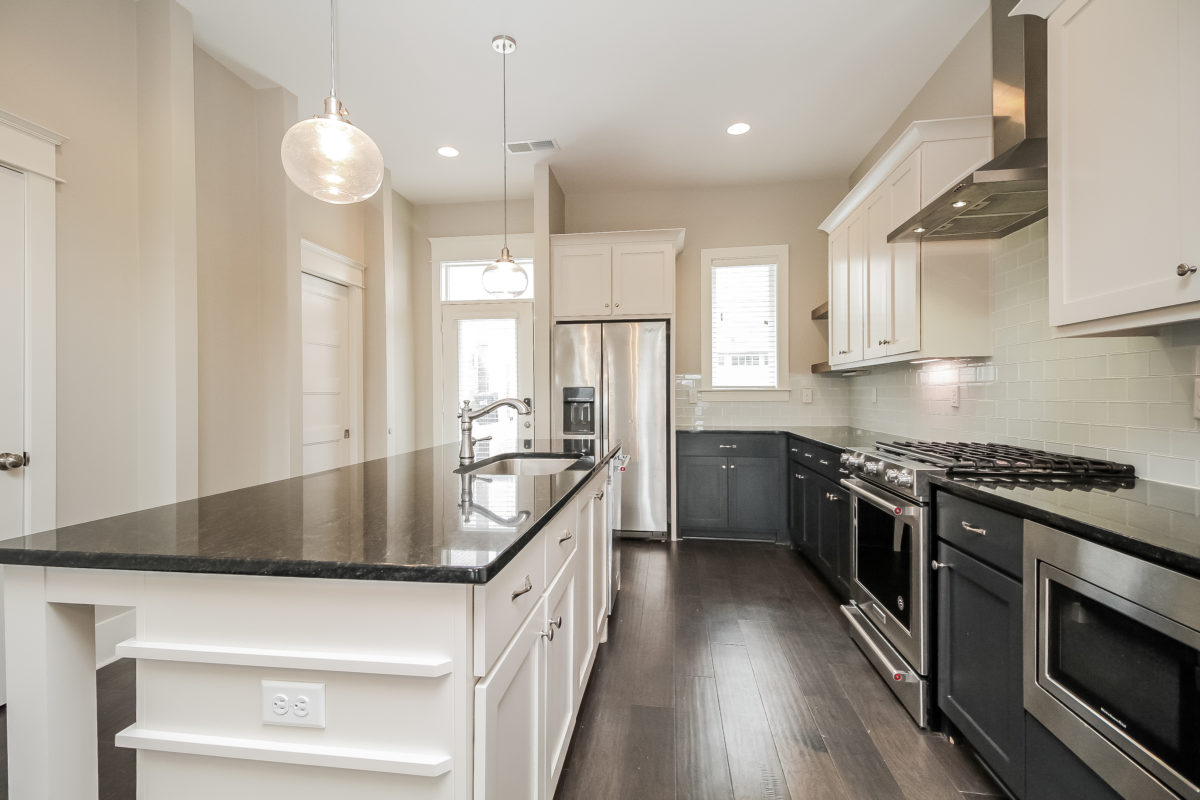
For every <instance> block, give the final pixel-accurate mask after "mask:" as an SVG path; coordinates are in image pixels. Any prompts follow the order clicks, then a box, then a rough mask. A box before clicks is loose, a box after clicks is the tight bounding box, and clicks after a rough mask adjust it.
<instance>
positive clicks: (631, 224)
mask: <svg viewBox="0 0 1200 800" xmlns="http://www.w3.org/2000/svg"><path fill="white" fill-rule="evenodd" d="M845 193H846V184H845V182H844V181H841V180H825V181H805V182H797V183H779V184H768V185H764V186H733V187H713V188H704V189H696V188H689V189H664V190H639V191H635V192H595V193H570V194H567V196H566V230H567V233H583V232H588V231H619V230H637V229H646V228H676V227H678V228H687V240H686V242H685V244H684V249H683V252H682V253H680V254H679V259H678V261H677V262H676V273H675V275H676V281H675V316H676V323H675V324H676V330H675V337H676V338H675V341H676V372H678V373H685V374H696V373H699V372H700V250H701V249H704V248H709V247H739V246H743V245H762V244H787V245H788V257H789V261H790V265H791V272H790V274H789V295H790V296H789V298H788V306H789V316H788V319H789V341H788V347H789V356H790V360H791V369H790V372H792V373H806V372H809V371H810V370H811V367H812V364H814V363H815V362H818V361H824V360H825V359H826V357H827V355H826V353H827V350H828V346H827V344H826V338H825V337H826V335H827V331H826V330H825V326H826V323H824V322H813V320H812V316H811V311H812V309H813V307H814V306H817V305H819V304H821V303H823V302H825V300H826V298H827V297H828V293H829V279H828V266H827V252H828V250H827V245H826V238H827V237H826V235H825V234H824V233H822V232H821V231H819V230H817V225H818V224H820V222H821V220H822V219H824V218H825V216H826V215H828V213H829V211H830V210H831V209H832V208H833V207H834V206H835V205H837V203H838V202H839V201H840V200H841V199H842V196H843V195H845Z"/></svg>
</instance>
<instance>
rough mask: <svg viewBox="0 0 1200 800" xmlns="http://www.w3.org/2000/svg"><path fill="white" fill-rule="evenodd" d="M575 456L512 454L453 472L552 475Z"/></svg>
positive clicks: (577, 458)
mask: <svg viewBox="0 0 1200 800" xmlns="http://www.w3.org/2000/svg"><path fill="white" fill-rule="evenodd" d="M579 459H580V456H577V455H547V454H541V453H528V454H524V453H522V454H514V455H510V456H504V457H502V458H498V459H496V460H494V461H492V460H487V461H482V462H480V463H479V464H467V465H465V466H462V467H459V468H458V469H456V470H454V471H455V472H459V473H464V472H465V473H469V474H471V475H554V474H555V473H558V472H562V471H563V470H565V469H567V468H568V467H570V466H571V465H572V464H574V463H575V462H577V461H579Z"/></svg>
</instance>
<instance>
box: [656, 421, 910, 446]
mask: <svg viewBox="0 0 1200 800" xmlns="http://www.w3.org/2000/svg"><path fill="white" fill-rule="evenodd" d="M675 430H676V432H678V433H786V434H789V435H791V436H797V437H799V438H801V439H805V440H807V441H810V442H812V443H813V444H818V445H824V446H825V447H830V448H833V449H834V450H844V449H846V448H847V447H871V446H873V445H874V444H875V443H876V442H880V441H883V442H891V441H903V440H905V439H911V438H912V437H908V436H899V435H897V434H893V433H880V432H879V431H867V430H863V429H862V428H852V427H850V426H848V425H836V426H821V425H784V426H780V425H730V426H726V425H712V426H709V425H689V426H683V427H678V428H676V429H675Z"/></svg>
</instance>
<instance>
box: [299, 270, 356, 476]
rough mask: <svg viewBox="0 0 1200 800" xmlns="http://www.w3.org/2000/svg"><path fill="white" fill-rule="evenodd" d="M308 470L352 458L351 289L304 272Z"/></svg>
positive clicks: (302, 313)
mask: <svg viewBox="0 0 1200 800" xmlns="http://www.w3.org/2000/svg"><path fill="white" fill-rule="evenodd" d="M300 316H301V330H302V338H303V344H302V348H301V358H302V369H303V372H302V377H301V383H302V392H303V400H302V403H303V420H304V421H303V427H304V439H303V455H304V474H305V475H308V474H309V473H312V472H321V471H322V470H327V469H335V468H336V467H342V466H345V465H346V464H349V463H350V433H349V431H350V292H349V290H348V289H347V288H346V287H345V286H342V285H341V284H338V283H334V282H333V281H327V280H325V279H324V278H318V277H316V276H315V275H309V274H307V273H305V274H302V275H301V276H300Z"/></svg>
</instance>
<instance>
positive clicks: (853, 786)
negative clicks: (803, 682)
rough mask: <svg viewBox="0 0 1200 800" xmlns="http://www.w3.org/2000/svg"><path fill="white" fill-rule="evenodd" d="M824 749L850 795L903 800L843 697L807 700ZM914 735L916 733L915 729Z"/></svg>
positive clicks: (818, 697)
mask: <svg viewBox="0 0 1200 800" xmlns="http://www.w3.org/2000/svg"><path fill="white" fill-rule="evenodd" d="M807 701H808V705H809V708H810V709H812V712H813V717H814V719H816V721H817V727H818V728H819V729H820V731H821V735H822V736H823V737H824V738H825V746H826V747H828V748H829V754H830V755H831V756H832V757H833V761H834V764H836V765H837V768H838V773H839V774H840V775H841V776H842V780H843V781H844V782H845V784H846V787H847V789H849V791H850V796H851V797H854V798H859V797H862V798H868V797H869V798H871V800H905V798H904V792H903V791H902V790H901V789H900V786H899V785H898V784H897V783H896V779H895V778H894V777H893V776H892V772H891V770H890V769H889V768H888V765H887V763H886V762H885V761H884V760H883V756H881V755H880V754H879V750H878V749H876V747H875V743H874V742H873V741H871V737H870V736H869V735H868V734H867V731H866V729H865V728H864V727H863V724H862V720H860V719H859V717H858V715H857V714H856V713H854V708H853V707H852V706H851V705H850V701H849V700H848V699H847V698H845V697H831V696H812V697H808V698H807ZM914 735H915V730H914Z"/></svg>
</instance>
